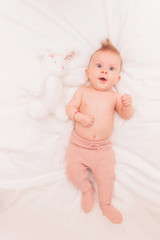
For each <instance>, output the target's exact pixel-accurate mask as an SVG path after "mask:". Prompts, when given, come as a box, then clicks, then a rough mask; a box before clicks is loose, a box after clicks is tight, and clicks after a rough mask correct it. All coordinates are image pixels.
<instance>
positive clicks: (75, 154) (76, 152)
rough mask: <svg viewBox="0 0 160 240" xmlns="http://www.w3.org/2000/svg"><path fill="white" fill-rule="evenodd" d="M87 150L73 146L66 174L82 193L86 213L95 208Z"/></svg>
mask: <svg viewBox="0 0 160 240" xmlns="http://www.w3.org/2000/svg"><path fill="white" fill-rule="evenodd" d="M85 151H87V150H86V149H83V148H80V147H78V146H76V145H74V144H71V145H70V147H69V148H68V151H67V158H66V174H67V177H68V179H69V180H70V181H71V182H72V183H73V184H74V185H75V186H76V187H77V188H78V189H80V190H81V192H82V201H81V206H82V208H83V210H84V212H85V213H88V212H90V211H91V209H92V208H93V204H94V189H93V186H92V184H91V182H90V181H89V179H88V168H87V166H86V165H85V159H84V156H85V155H86V156H87V153H85Z"/></svg>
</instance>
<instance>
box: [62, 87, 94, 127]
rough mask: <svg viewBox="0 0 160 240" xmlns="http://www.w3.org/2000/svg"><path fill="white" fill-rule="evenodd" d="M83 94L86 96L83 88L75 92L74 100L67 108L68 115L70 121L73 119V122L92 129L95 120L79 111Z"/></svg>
mask: <svg viewBox="0 0 160 240" xmlns="http://www.w3.org/2000/svg"><path fill="white" fill-rule="evenodd" d="M83 94H84V89H83V87H81V88H79V89H78V90H77V91H76V92H75V94H74V96H73V98H72V99H71V101H70V102H69V103H68V104H67V106H66V113H67V115H68V117H69V119H71V120H72V121H76V122H79V123H80V124H82V125H83V126H84V127H90V126H92V125H93V123H94V118H93V117H92V116H89V115H87V114H84V113H81V112H80V111H79V108H80V106H81V102H82V96H83Z"/></svg>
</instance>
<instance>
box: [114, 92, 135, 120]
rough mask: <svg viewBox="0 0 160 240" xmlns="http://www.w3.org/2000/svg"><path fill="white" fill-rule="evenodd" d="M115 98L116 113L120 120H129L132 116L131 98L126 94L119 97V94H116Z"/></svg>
mask: <svg viewBox="0 0 160 240" xmlns="http://www.w3.org/2000/svg"><path fill="white" fill-rule="evenodd" d="M116 97H117V99H116V107H115V108H116V111H117V112H118V114H119V115H120V116H121V117H122V118H124V119H130V118H131V117H132V116H133V114H134V108H133V106H132V98H131V96H130V95H128V94H124V95H123V96H121V95H120V94H119V93H117V95H116Z"/></svg>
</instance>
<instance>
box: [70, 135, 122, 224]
mask: <svg viewBox="0 0 160 240" xmlns="http://www.w3.org/2000/svg"><path fill="white" fill-rule="evenodd" d="M114 166H115V156H114V152H113V150H112V146H111V141H110V138H107V139H105V140H102V141H88V140H85V139H82V138H81V137H79V136H78V135H77V133H76V132H75V131H74V132H73V133H72V136H71V140H70V145H69V147H68V150H67V157H66V173H67V177H68V179H69V180H70V181H71V182H72V183H73V184H74V185H75V186H76V187H77V188H78V189H80V190H81V192H82V200H81V206H82V208H83V210H84V212H85V213H88V212H90V211H91V210H92V208H93V205H94V188H93V185H92V183H91V182H90V181H89V179H88V169H90V170H91V172H92V174H93V176H94V178H95V181H96V184H97V188H98V197H99V204H100V207H101V210H102V213H103V215H105V216H106V217H107V218H108V219H109V220H110V221H111V222H112V223H121V222H122V216H121V214H120V212H119V211H118V210H117V209H115V208H114V207H113V206H112V205H111V199H112V193H113V187H114V180H115V173H114Z"/></svg>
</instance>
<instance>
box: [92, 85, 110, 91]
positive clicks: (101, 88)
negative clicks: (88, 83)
mask: <svg viewBox="0 0 160 240" xmlns="http://www.w3.org/2000/svg"><path fill="white" fill-rule="evenodd" d="M92 87H93V88H95V89H96V90H98V91H109V90H110V88H109V87H108V86H98V85H96V86H92Z"/></svg>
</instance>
